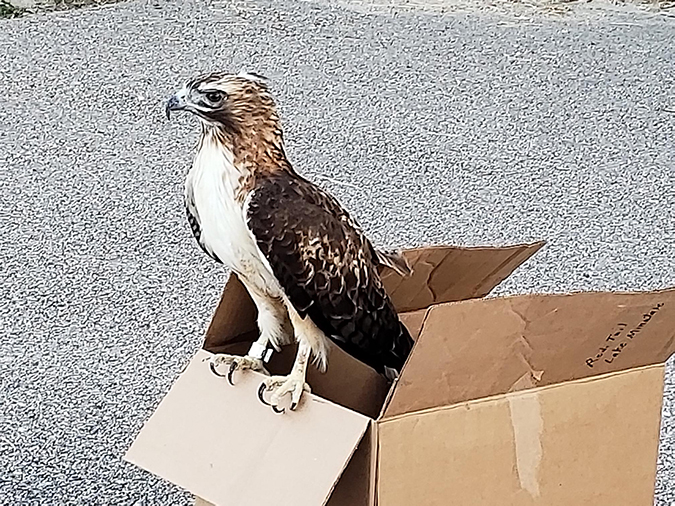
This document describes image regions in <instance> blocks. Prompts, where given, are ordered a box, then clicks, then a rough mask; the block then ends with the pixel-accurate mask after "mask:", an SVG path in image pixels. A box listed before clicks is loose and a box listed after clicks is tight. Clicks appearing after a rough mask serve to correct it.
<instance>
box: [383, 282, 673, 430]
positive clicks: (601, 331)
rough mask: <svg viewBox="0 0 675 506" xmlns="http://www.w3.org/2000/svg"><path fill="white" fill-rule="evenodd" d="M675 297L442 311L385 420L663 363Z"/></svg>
mask: <svg viewBox="0 0 675 506" xmlns="http://www.w3.org/2000/svg"><path fill="white" fill-rule="evenodd" d="M673 352H675V290H664V291H657V292H642V293H604V292H591V293H575V294H568V295H523V296H515V297H503V298H495V299H482V300H475V301H465V302H458V303H451V304H443V305H439V306H434V307H432V308H431V309H430V310H429V314H428V316H427V318H426V321H425V324H424V327H423V329H422V332H421V335H420V337H419V338H418V340H417V344H416V345H415V348H414V349H413V352H412V353H411V356H410V357H409V359H408V362H407V364H406V366H405V368H404V369H403V372H402V374H401V377H400V378H399V381H398V384H397V385H396V388H395V391H394V393H393V395H392V398H391V401H390V402H389V403H388V406H387V408H386V410H385V414H384V416H385V418H386V417H392V416H396V415H400V414H403V413H409V412H413V411H418V410H422V409H427V408H433V407H437V406H444V405H452V404H455V403H459V402H464V401H468V400H472V399H478V398H483V397H488V396H493V395H498V394H503V393H506V392H509V391H514V390H522V389H524V388H531V387H535V386H545V385H552V384H555V383H560V382H564V381H568V380H574V379H580V378H586V377H589V376H595V375H599V374H604V373H608V372H614V371H621V370H626V369H631V368H635V367H640V366H644V365H650V364H657V363H662V362H665V361H666V360H667V359H668V357H670V355H671V354H672V353H673Z"/></svg>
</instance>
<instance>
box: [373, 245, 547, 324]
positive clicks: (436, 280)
mask: <svg viewBox="0 0 675 506" xmlns="http://www.w3.org/2000/svg"><path fill="white" fill-rule="evenodd" d="M543 245H544V242H537V243H533V244H520V245H516V246H506V247H501V248H493V247H490V248H484V247H480V248H458V247H453V246H431V247H426V248H417V249H410V250H406V251H404V252H403V255H404V256H405V257H406V259H407V260H408V262H409V263H410V266H411V267H412V268H413V273H412V275H411V276H407V277H403V276H401V275H400V274H398V273H397V272H395V271H392V270H391V269H386V270H384V271H383V272H382V281H383V282H384V285H385V286H386V288H387V292H388V293H389V296H390V297H391V300H392V302H393V303H394V306H395V307H396V310H397V311H398V312H399V313H404V312H407V311H415V310H418V309H424V308H427V307H429V306H431V305H432V304H441V303H443V302H453V301H458V300H466V299H475V298H478V297H485V296H486V295H487V294H488V293H490V291H491V290H492V289H493V288H494V287H495V286H497V285H498V284H499V283H501V282H502V281H504V280H505V279H506V278H507V277H508V276H509V275H510V274H511V273H512V272H513V271H514V270H515V269H516V268H517V267H518V266H519V265H521V264H522V263H523V262H525V261H526V260H527V259H528V258H530V257H531V256H532V255H534V254H535V253H536V252H537V251H539V249H541V247H542V246H543Z"/></svg>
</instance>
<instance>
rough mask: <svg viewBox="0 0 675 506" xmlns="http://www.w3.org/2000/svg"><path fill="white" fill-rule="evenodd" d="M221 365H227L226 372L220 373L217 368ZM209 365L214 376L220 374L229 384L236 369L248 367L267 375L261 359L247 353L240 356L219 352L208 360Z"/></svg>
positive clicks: (243, 369) (242, 369) (232, 382)
mask: <svg viewBox="0 0 675 506" xmlns="http://www.w3.org/2000/svg"><path fill="white" fill-rule="evenodd" d="M221 365H222V366H226V367H227V373H226V374H222V373H221V372H219V370H218V368H219V367H220V366H221ZM209 366H210V367H211V371H212V372H213V374H215V375H216V376H220V377H222V378H225V377H226V378H227V381H228V382H229V383H230V385H234V381H233V379H232V378H233V376H234V372H235V371H237V370H239V371H245V370H247V369H250V370H252V371H258V372H261V373H263V374H266V375H268V376H269V373H268V372H267V370H266V369H265V366H264V364H263V361H262V360H261V359H259V358H253V357H249V356H248V355H244V356H243V357H240V356H238V355H226V354H224V353H219V354H216V355H213V356H212V357H211V360H210V361H209Z"/></svg>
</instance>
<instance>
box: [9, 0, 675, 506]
mask: <svg viewBox="0 0 675 506" xmlns="http://www.w3.org/2000/svg"><path fill="white" fill-rule="evenodd" d="M357 3H358V2H357ZM360 3H361V4H363V2H360ZM361 7H363V5H361ZM674 46H675V21H674V20H673V19H672V18H668V17H666V16H663V15H656V14H653V13H645V12H627V11H625V10H619V11H610V10H606V9H601V10H592V9H591V10H588V9H585V10H584V9H582V8H579V10H576V11H573V12H571V13H569V14H567V15H566V16H563V17H552V16H550V15H549V14H546V13H541V12H534V11H532V12H528V13H526V15H524V14H523V12H520V11H515V10H514V11H513V12H501V13H495V12H485V11H483V12H479V11H478V10H474V11H472V10H471V9H468V10H465V11H464V12H457V11H456V12H453V13H446V14H441V13H438V12H433V13H432V12H414V11H411V10H410V9H408V10H404V9H397V8H396V7H392V6H391V5H390V6H388V7H386V8H384V9H379V10H374V11H373V12H370V13H368V12H365V10H364V9H363V8H359V9H354V8H353V5H346V6H344V5H343V6H335V5H333V6H331V5H328V4H327V3H325V4H321V3H311V2H295V1H291V0H288V1H284V2H275V1H264V0H263V1H259V2H247V1H240V0H233V1H230V2H226V3H218V2H215V3H212V4H210V5H205V4H196V3H186V2H175V3H174V2H165V1H162V0H157V1H154V2H131V3H123V4H117V5H113V6H110V7H106V8H101V9H82V10H77V11H71V12H68V13H44V14H38V15H35V16H26V17H24V18H20V19H13V20H0V89H1V90H2V106H1V107H0V182H1V184H2V192H1V193H0V228H1V230H2V234H3V241H2V244H1V249H0V261H1V262H2V265H3V269H2V271H1V272H0V278H1V279H2V283H3V287H4V289H3V291H2V294H1V295H0V333H1V335H2V340H1V342H0V503H2V504H15V505H24V504H82V505H91V504H133V505H146V504H147V505H155V504H157V505H180V504H187V503H188V495H187V494H185V493H183V492H181V491H178V490H176V489H175V488H174V487H173V486H171V485H169V484H167V483H164V482H162V481H161V480H159V479H156V478H154V477H152V476H150V475H149V474H147V473H145V472H142V471H140V470H138V469H136V468H134V467H133V466H131V465H129V464H126V463H124V462H122V461H121V456H122V455H123V453H124V451H125V450H126V448H127V447H128V446H129V444H130V443H131V441H132V439H133V437H134V435H135V434H136V433H137V431H138V430H139V429H140V427H141V425H142V423H143V422H144V421H145V419H146V418H147V417H148V416H149V415H150V413H151V412H152V411H153V409H154V407H155V406H156V405H157V403H158V402H159V400H160V399H161V397H162V395H163V394H164V393H165V392H166V391H167V390H168V388H169V386H170V384H171V382H172V381H173V379H174V378H175V377H176V375H177V374H178V372H179V370H180V368H181V366H182V365H183V364H184V363H185V361H186V359H187V358H188V357H189V356H190V355H191V354H192V353H193V352H194V350H195V349H196V348H197V347H198V346H199V345H200V334H201V332H202V331H203V329H204V327H205V325H206V323H207V321H208V318H209V315H210V314H211V313H212V311H213V309H214V308H215V305H216V302H217V299H218V295H219V292H220V290H221V289H222V287H223V284H224V282H225V280H226V273H225V272H223V270H222V269H221V268H219V267H218V266H217V265H215V264H213V263H212V262H210V261H209V259H208V258H206V257H205V256H204V255H203V254H201V252H200V250H199V249H198V247H197V246H196V244H195V243H194V242H193V240H192V237H191V235H190V232H189V231H188V227H187V224H186V220H185V218H184V212H183V207H182V181H183V177H184V175H185V173H186V170H187V168H188V166H189V163H190V157H191V153H190V152H191V149H192V147H193V146H194V142H195V140H196V133H197V128H196V124H195V121H194V119H192V118H189V117H187V115H183V116H180V117H177V121H175V122H172V123H167V122H166V120H165V118H164V116H163V106H162V102H163V100H164V99H165V98H166V97H167V96H168V95H169V94H170V93H171V92H172V91H173V90H174V89H175V88H176V87H177V86H178V84H179V83H180V82H181V81H182V80H183V79H184V78H186V77H187V76H189V75H191V74H193V73H194V72H195V71H198V70H206V69H232V70H238V69H239V68H240V67H241V66H242V65H247V66H248V68H249V69H251V70H256V71H259V72H261V73H263V74H266V75H268V77H270V78H271V79H272V86H273V89H274V90H275V91H276V94H277V96H278V99H279V101H280V104H281V112H282V116H283V118H284V120H285V126H286V136H287V140H288V141H287V142H288V151H289V154H290V156H291V158H292V160H293V161H294V162H295V165H296V167H297V168H298V169H299V170H300V172H302V173H304V174H305V175H307V176H308V177H310V178H314V179H315V180H317V181H319V182H321V183H322V184H323V185H324V186H325V187H326V188H328V189H330V190H331V191H333V192H335V193H336V194H337V195H338V196H339V198H340V199H341V200H342V201H343V203H344V204H345V205H346V206H347V207H348V208H350V209H352V210H353V212H354V214H355V215H356V216H357V217H358V218H359V219H360V221H361V223H362V224H363V226H364V227H365V228H366V229H367V230H368V231H369V232H370V233H371V235H372V237H373V239H374V241H375V242H376V243H377V244H378V245H381V246H390V247H398V246H411V245H419V244H424V243H453V244H463V245H478V244H508V243H517V242H523V241H532V240H538V239H547V240H548V241H549V244H548V246H547V247H546V248H545V249H544V250H543V251H542V252H540V253H539V254H538V255H537V256H536V257H535V258H534V259H532V260H531V261H529V262H528V263H527V264H526V265H524V266H523V267H521V268H520V270H519V271H517V273H516V274H514V275H513V276H512V277H511V278H510V279H509V280H507V281H506V282H505V283H504V284H503V285H502V286H501V287H499V289H498V290H497V291H498V292H499V293H517V292H532V291H547V292H548V291H567V290H585V289H622V290H623V289H655V288H664V287H668V286H673V285H675V254H674V252H675V213H674V210H675V190H674V188H675V149H674V145H673V139H674V138H675V103H674V102H673V101H674V100H675V98H674V96H673V89H675V88H674V85H675V82H674V76H675V56H674V52H673V47H674ZM672 378H673V376H672V374H670V375H669V382H668V385H667V391H666V401H665V406H664V426H663V434H662V445H661V452H660V458H659V478H658V483H657V487H658V491H657V501H656V502H657V504H659V505H663V506H665V505H671V504H673V503H674V502H675V493H674V489H675V381H673V379H672Z"/></svg>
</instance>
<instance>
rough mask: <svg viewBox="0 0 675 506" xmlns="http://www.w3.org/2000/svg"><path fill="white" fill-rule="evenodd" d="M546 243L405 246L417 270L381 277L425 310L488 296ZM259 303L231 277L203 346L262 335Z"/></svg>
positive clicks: (385, 272) (398, 299) (409, 307)
mask: <svg viewBox="0 0 675 506" xmlns="http://www.w3.org/2000/svg"><path fill="white" fill-rule="evenodd" d="M543 245H544V242H536V243H533V244H520V245H516V246H506V247H500V248H494V247H478V248H459V247H453V246H430V247H425V248H415V249H409V250H405V251H404V252H403V255H404V256H405V257H406V259H407V260H408V262H409V263H410V265H411V267H412V268H413V273H412V275H410V276H407V277H402V276H401V275H400V274H398V273H397V272H395V271H393V270H391V269H389V268H386V267H384V268H382V273H381V274H382V281H383V283H384V285H385V287H386V289H387V293H389V296H390V297H391V299H392V302H393V303H394V306H395V307H396V310H397V311H398V312H399V313H405V312H409V311H416V310H420V309H425V308H427V307H429V306H431V305H432V304H440V303H443V302H452V301H458V300H466V299H473V298H477V297H484V296H485V295H487V294H488V293H490V291H491V290H492V289H493V288H494V287H495V286H497V285H498V284H499V283H501V282H502V281H503V280H504V279H506V278H507V277H508V276H509V275H510V274H511V273H512V272H513V271H514V270H515V269H516V268H517V267H518V266H519V265H521V264H522V263H523V262H525V261H526V260H527V259H529V258H530V257H531V256H532V255H534V254H535V253H536V252H537V251H539V249H541V247H542V246H543ZM256 314H257V312H256V308H255V304H254V303H253V301H252V300H251V297H250V296H249V294H248V292H247V291H246V289H245V288H244V286H243V285H242V284H241V282H240V281H239V279H237V277H236V276H230V278H229V279H228V281H227V284H226V285H225V289H224V290H223V295H222V297H221V299H220V303H219V304H218V308H217V309H216V312H215V314H214V315H213V318H212V320H211V324H210V325H209V328H208V330H207V331H206V339H205V343H204V348H206V349H214V348H218V347H220V346H222V345H224V344H225V343H228V342H229V343H231V342H236V341H251V340H254V339H255V338H256V337H257V336H256V334H255V332H256V322H255V318H256Z"/></svg>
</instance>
